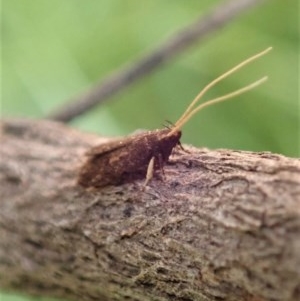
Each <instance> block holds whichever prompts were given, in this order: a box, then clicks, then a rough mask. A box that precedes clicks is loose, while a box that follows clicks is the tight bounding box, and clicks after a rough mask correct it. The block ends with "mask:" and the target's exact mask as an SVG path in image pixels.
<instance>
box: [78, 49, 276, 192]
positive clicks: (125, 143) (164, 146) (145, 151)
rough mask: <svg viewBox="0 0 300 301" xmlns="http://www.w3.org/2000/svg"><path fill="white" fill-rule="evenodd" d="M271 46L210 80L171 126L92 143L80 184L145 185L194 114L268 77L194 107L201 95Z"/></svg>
mask: <svg viewBox="0 0 300 301" xmlns="http://www.w3.org/2000/svg"><path fill="white" fill-rule="evenodd" d="M271 49H272V48H271V47H269V48H267V49H266V50H264V51H262V52H260V53H258V54H256V55H254V56H252V57H250V58H248V59H246V60H245V61H243V62H242V63H240V64H238V65H237V66H235V67H234V68H232V69H230V70H229V71H227V72H226V73H224V74H223V75H221V76H219V77H218V78H216V79H215V80H214V81H212V82H211V83H210V84H208V85H207V86H206V87H205V88H204V89H203V90H202V91H201V92H200V93H199V94H198V95H197V96H196V98H195V99H194V100H193V101H192V103H191V104H190V105H189V107H188V108H187V110H186V111H185V112H184V113H183V115H182V116H181V117H180V118H179V119H178V121H177V122H176V123H175V124H174V125H173V126H171V127H170V128H165V129H158V130H154V131H147V132H145V133H141V134H138V135H132V136H129V137H125V138H122V139H119V140H114V141H111V142H108V143H104V144H100V145H98V146H95V147H92V148H91V149H90V150H89V151H88V152H87V154H86V155H87V156H88V158H87V161H86V162H85V163H84V165H83V166H82V168H81V170H80V172H79V177H78V184H79V185H81V186H84V187H104V186H107V185H119V184H122V183H126V182H131V181H134V180H137V179H146V181H145V185H146V184H147V183H148V182H149V180H150V179H151V178H152V176H153V174H154V172H155V171H157V170H159V169H160V170H161V171H163V166H164V164H165V163H166V162H168V160H169V157H170V155H171V153H172V150H173V149H174V148H175V147H176V146H181V144H180V137H181V128H182V127H183V125H184V124H185V123H186V122H187V121H188V120H189V119H190V118H191V117H192V116H193V115H194V114H196V113H197V112H198V111H200V110H201V109H203V108H204V107H207V106H210V105H213V104H215V103H218V102H222V101H225V100H227V99H230V98H233V97H235V96H237V95H240V94H242V93H244V92H246V91H248V90H250V89H252V88H254V87H256V86H258V85H260V84H261V83H262V82H264V81H265V80H266V79H267V77H263V78H261V79H260V80H258V81H256V82H254V83H252V84H250V85H248V86H246V87H244V88H241V89H239V90H237V91H234V92H231V93H229V94H226V95H223V96H220V97H218V98H215V99H212V100H209V101H207V102H205V103H202V104H200V105H198V106H197V107H196V108H193V107H194V106H195V104H196V103H197V102H198V101H199V99H200V98H201V97H202V96H203V95H204V94H205V93H206V92H207V91H208V90H209V89H210V88H211V87H213V86H214V85H215V84H217V83H218V82H219V81H221V80H222V79H224V78H226V77H227V76H229V75H230V74H232V73H234V72H235V71H237V70H238V69H240V68H242V67H243V66H245V65H247V64H249V63H250V62H252V61H254V60H256V59H257V58H259V57H261V56H263V55H264V54H266V53H268V52H269V51H270V50H271Z"/></svg>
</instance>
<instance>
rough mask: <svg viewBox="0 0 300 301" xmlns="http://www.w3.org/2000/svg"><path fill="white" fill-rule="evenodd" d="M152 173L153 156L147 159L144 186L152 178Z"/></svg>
mask: <svg viewBox="0 0 300 301" xmlns="http://www.w3.org/2000/svg"><path fill="white" fill-rule="evenodd" d="M153 173H154V157H152V158H151V160H150V161H149V164H148V167H147V173H146V180H145V183H144V187H145V186H147V184H148V183H149V181H150V180H151V179H152V178H153Z"/></svg>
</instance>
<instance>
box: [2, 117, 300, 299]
mask: <svg viewBox="0 0 300 301" xmlns="http://www.w3.org/2000/svg"><path fill="white" fill-rule="evenodd" d="M101 141H105V139H101V138H99V137H95V136H92V135H88V134H84V133H80V132H77V131H75V130H72V129H70V128H68V127H66V126H63V125H61V124H58V123H54V122H50V121H26V120H6V121H4V122H3V123H2V133H1V162H0V170H1V174H0V186H1V201H0V212H1V213H0V235H1V243H0V286H1V287H2V289H5V290H17V291H21V292H25V293H30V294H38V295H44V296H45V295H48V296H59V297H63V298H67V299H73V300H109V301H110V300H146V301H147V300H157V301H158V300H159V301H162V300H182V301H183V300H185V301H187V300H248V301H249V300H252V301H254V300H256V301H258V300H300V268H299V267H300V161H299V160H297V159H292V158H286V157H284V156H281V155H275V154H271V153H253V152H242V151H231V150H215V151H211V150H207V149H196V148H192V147H190V148H189V151H190V153H182V152H180V151H178V152H176V153H175V154H174V155H173V156H172V158H171V162H170V164H169V165H167V166H166V167H165V173H166V179H165V180H164V181H162V180H159V179H153V181H152V182H151V183H150V184H149V186H148V187H147V188H146V189H145V190H144V191H143V190H142V189H141V185H142V182H139V181H137V182H135V183H131V184H126V185H123V186H115V187H106V188H103V189H101V190H84V189H83V188H81V187H78V185H77V184H76V176H77V173H78V168H79V166H80V165H81V164H82V162H83V160H84V155H83V154H84V152H85V151H86V150H87V149H88V148H89V147H90V146H91V145H95V144H96V143H99V142H101Z"/></svg>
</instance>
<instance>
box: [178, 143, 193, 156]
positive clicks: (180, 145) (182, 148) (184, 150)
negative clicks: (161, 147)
mask: <svg viewBox="0 0 300 301" xmlns="http://www.w3.org/2000/svg"><path fill="white" fill-rule="evenodd" d="M177 145H178V146H179V148H180V149H181V150H182V151H183V152H185V153H188V154H189V153H190V152H189V151H187V150H186V149H185V148H184V147H183V146H182V144H181V143H180V141H178V142H177Z"/></svg>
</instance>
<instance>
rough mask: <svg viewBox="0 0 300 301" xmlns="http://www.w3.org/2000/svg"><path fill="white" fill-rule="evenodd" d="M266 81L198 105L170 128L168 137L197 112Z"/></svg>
mask: <svg viewBox="0 0 300 301" xmlns="http://www.w3.org/2000/svg"><path fill="white" fill-rule="evenodd" d="M267 79H268V77H267V76H265V77H263V78H261V79H259V80H257V81H255V82H254V83H252V84H249V85H248V86H245V87H243V88H241V89H239V90H236V91H233V92H231V93H228V94H225V95H223V96H220V97H217V98H214V99H211V100H209V101H207V102H205V103H202V104H200V105H199V106H198V107H196V108H195V109H193V110H192V111H190V112H189V113H188V114H186V115H185V116H184V118H182V119H181V120H180V122H177V123H176V125H175V126H174V128H172V130H171V131H170V132H169V133H168V136H171V135H172V134H173V133H174V132H176V131H178V130H179V129H180V128H182V126H183V125H184V124H185V123H186V122H187V121H188V120H189V119H190V118H191V117H192V116H193V115H195V114H196V113H197V112H199V111H200V110H202V109H204V108H205V107H208V106H211V105H214V104H216V103H219V102H222V101H226V100H228V99H230V98H233V97H236V96H238V95H241V94H243V93H245V92H247V91H249V90H251V89H253V88H255V87H257V86H258V85H260V84H262V83H263V82H265V81H266V80H267Z"/></svg>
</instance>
